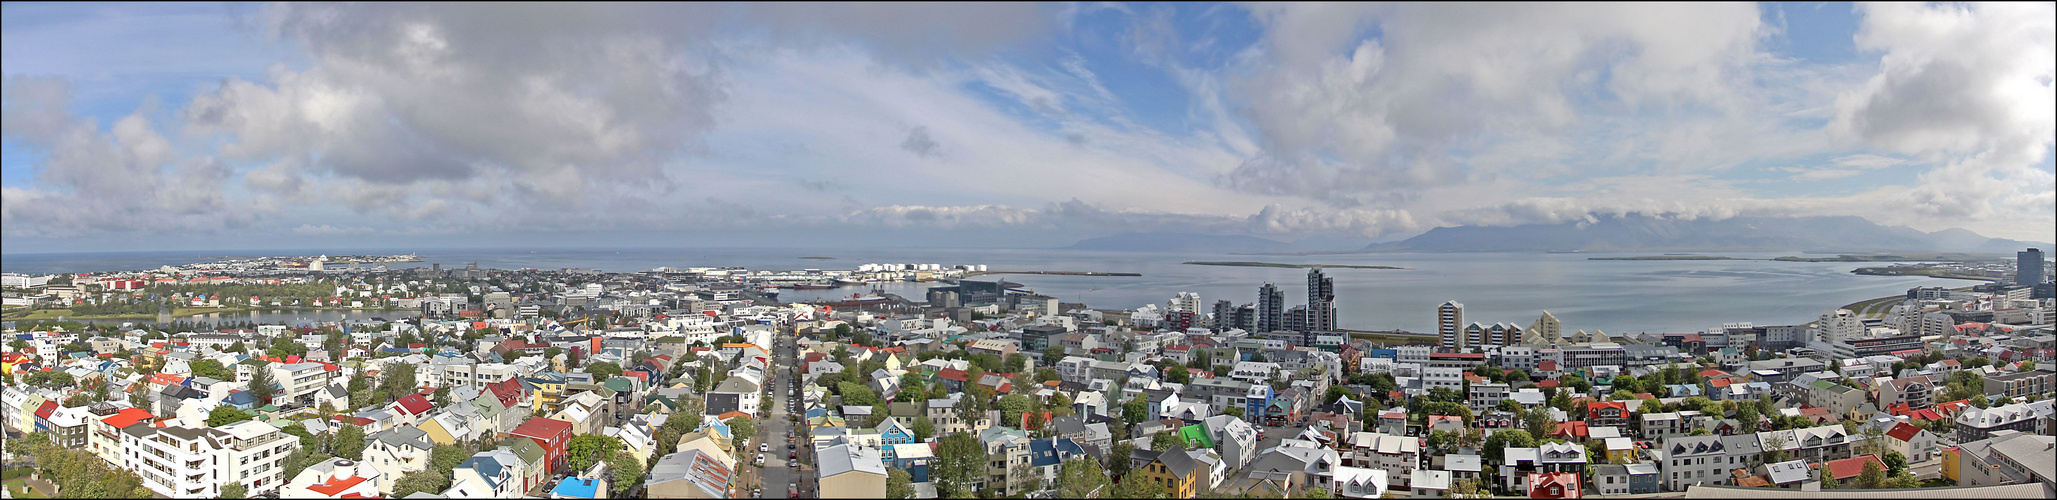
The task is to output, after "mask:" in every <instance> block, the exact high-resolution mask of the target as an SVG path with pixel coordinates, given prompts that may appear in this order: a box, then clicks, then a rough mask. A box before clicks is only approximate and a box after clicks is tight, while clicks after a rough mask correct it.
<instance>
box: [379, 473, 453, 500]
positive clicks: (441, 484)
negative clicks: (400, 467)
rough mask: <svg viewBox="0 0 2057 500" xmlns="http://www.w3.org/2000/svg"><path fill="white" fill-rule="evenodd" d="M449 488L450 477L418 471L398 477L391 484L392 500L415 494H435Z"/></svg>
mask: <svg viewBox="0 0 2057 500" xmlns="http://www.w3.org/2000/svg"><path fill="white" fill-rule="evenodd" d="M449 486H450V476H449V475H447V474H439V473H437V472H435V471H431V470H418V471H414V472H409V473H407V474H405V475H402V476H400V481H399V482H397V483H394V484H393V495H392V497H393V498H400V497H404V496H407V495H412V494H414V493H415V492H426V493H437V492H441V491H443V490H444V489H445V488H448V487H449Z"/></svg>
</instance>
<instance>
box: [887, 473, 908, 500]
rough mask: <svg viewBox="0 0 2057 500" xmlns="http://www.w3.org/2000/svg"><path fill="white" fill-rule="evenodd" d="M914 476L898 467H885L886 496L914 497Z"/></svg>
mask: <svg viewBox="0 0 2057 500" xmlns="http://www.w3.org/2000/svg"><path fill="white" fill-rule="evenodd" d="M913 482H914V476H910V475H908V474H907V471H905V470H901V469H900V468H898V467H894V468H890V469H886V498H914V485H913Z"/></svg>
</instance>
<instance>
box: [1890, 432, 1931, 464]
mask: <svg viewBox="0 0 2057 500" xmlns="http://www.w3.org/2000/svg"><path fill="white" fill-rule="evenodd" d="M1883 439H1885V444H1886V449H1887V450H1889V451H1897V452H1900V456H1902V457H1906V458H1907V463H1910V464H1919V463H1926V462H1928V461H1929V460H1930V459H1933V458H1936V435H1935V433H1932V432H1929V431H1928V429H1923V428H1921V427H1920V426H1916V425H1914V424H1909V423H1906V422H1899V423H1896V424H1894V425H1893V428H1892V429H1890V430H1887V431H1886V435H1885V437H1884V438H1883Z"/></svg>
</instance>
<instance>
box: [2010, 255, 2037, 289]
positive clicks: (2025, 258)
mask: <svg viewBox="0 0 2057 500" xmlns="http://www.w3.org/2000/svg"><path fill="white" fill-rule="evenodd" d="M2042 282H2043V250H2042V249H2040V248H2029V249H2028V250H2023V251H2021V252H2019V253H2016V254H2014V284H2016V285H2027V286H2035V285H2037V284H2040V283H2042Z"/></svg>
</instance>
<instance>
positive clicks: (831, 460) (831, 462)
mask: <svg viewBox="0 0 2057 500" xmlns="http://www.w3.org/2000/svg"><path fill="white" fill-rule="evenodd" d="M816 457H817V458H816V459H817V460H818V461H819V462H820V465H819V467H820V468H819V469H817V473H818V474H817V479H816V481H817V483H816V484H819V485H821V486H820V487H821V495H822V498H885V496H886V467H885V465H884V464H883V463H882V462H881V461H880V457H879V452H878V450H877V449H873V448H869V447H859V446H850V445H847V444H838V445H835V446H830V447H827V448H822V449H821V450H820V451H819V452H818V453H816Z"/></svg>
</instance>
